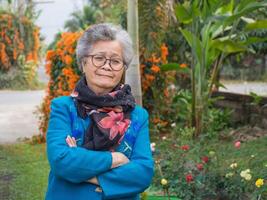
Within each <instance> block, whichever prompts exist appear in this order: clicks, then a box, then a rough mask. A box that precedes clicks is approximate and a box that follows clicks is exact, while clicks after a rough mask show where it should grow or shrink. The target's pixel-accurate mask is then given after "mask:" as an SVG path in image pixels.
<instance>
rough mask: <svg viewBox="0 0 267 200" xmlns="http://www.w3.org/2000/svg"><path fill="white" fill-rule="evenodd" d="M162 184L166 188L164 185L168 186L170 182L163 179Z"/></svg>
mask: <svg viewBox="0 0 267 200" xmlns="http://www.w3.org/2000/svg"><path fill="white" fill-rule="evenodd" d="M160 183H161V185H163V186H164V185H167V184H168V181H167V180H166V179H165V178H163V179H161V181H160Z"/></svg>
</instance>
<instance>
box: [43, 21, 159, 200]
mask: <svg viewBox="0 0 267 200" xmlns="http://www.w3.org/2000/svg"><path fill="white" fill-rule="evenodd" d="M76 54H77V61H78V65H79V67H80V69H81V70H82V72H83V76H82V77H81V79H80V80H79V81H78V83H77V85H76V87H75V89H74V91H73V92H72V94H71V96H63V97H58V98H56V99H54V100H53V101H52V103H51V114H50V120H49V125H48V130H47V155H48V160H49V164H50V167H51V170H50V173H49V178H48V188H47V193H46V200H101V199H116V200H120V199H121V200H136V199H140V197H139V194H140V193H141V192H142V191H144V190H145V189H146V188H147V187H148V186H149V185H150V182H151V179H152V176H153V164H154V163H153V159H152V154H151V150H150V140H149V129H148V113H147V112H146V110H145V109H144V108H142V107H140V106H138V105H135V101H134V97H133V96H132V94H131V88H130V86H129V85H127V84H123V79H124V74H125V70H126V69H127V67H128V66H129V64H130V62H131V59H132V57H133V51H132V42H131V39H130V37H129V35H128V33H127V32H126V31H125V30H123V29H121V28H120V27H117V26H114V25H112V24H98V25H93V26H91V27H90V28H89V29H87V30H86V31H85V32H84V34H83V35H82V37H81V38H80V39H79V41H78V45H77V49H76Z"/></svg>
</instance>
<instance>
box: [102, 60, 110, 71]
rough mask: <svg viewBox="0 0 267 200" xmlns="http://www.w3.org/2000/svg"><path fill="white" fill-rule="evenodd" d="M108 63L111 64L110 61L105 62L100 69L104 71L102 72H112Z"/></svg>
mask: <svg viewBox="0 0 267 200" xmlns="http://www.w3.org/2000/svg"><path fill="white" fill-rule="evenodd" d="M110 62H111V61H110V60H106V63H105V64H104V65H103V66H102V67H101V69H104V70H107V71H112V68H111V63H110Z"/></svg>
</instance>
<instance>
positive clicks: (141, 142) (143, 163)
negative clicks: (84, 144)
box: [46, 99, 154, 199]
mask: <svg viewBox="0 0 267 200" xmlns="http://www.w3.org/2000/svg"><path fill="white" fill-rule="evenodd" d="M68 112H69V111H68V105H66V104H64V103H62V101H60V100H58V99H55V100H53V101H52V104H51V113H50V120H49V125H48V131H47V138H46V139H47V155H48V160H49V163H50V167H51V171H52V172H53V173H54V174H55V176H58V177H60V178H63V179H65V180H67V181H70V182H72V183H82V182H85V181H89V182H90V183H93V184H98V185H100V186H101V188H102V190H103V196H104V198H105V199H112V198H121V197H125V196H129V195H135V194H137V193H140V192H142V191H144V190H145V189H146V188H147V187H148V186H149V185H150V182H151V179H152V177H153V173H154V171H153V167H154V162H153V160H152V155H151V150H150V141H149V134H148V114H147V113H146V112H145V111H143V112H142V113H140V114H139V115H140V119H141V120H140V121H141V123H142V124H143V125H142V127H141V128H140V131H139V132H138V136H137V138H136V142H135V145H134V147H133V152H132V156H131V159H130V160H128V159H127V158H126V157H125V156H124V155H123V154H121V153H119V152H112V153H111V152H105V151H92V150H87V149H85V148H81V147H79V146H76V147H75V148H70V146H69V145H72V146H73V145H75V143H71V142H74V141H71V140H69V139H68V140H69V142H67V144H66V140H65V139H66V138H67V135H68V133H70V132H71V125H70V124H71V122H70V117H69V113H68ZM69 143H70V144H69ZM144 175H145V176H144ZM111 186H112V187H111Z"/></svg>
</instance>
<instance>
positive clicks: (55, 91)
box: [39, 32, 81, 136]
mask: <svg viewBox="0 0 267 200" xmlns="http://www.w3.org/2000/svg"><path fill="white" fill-rule="evenodd" d="M80 36H81V33H80V32H79V33H62V34H61V36H60V37H59V39H58V41H57V42H56V45H55V47H54V49H52V50H49V51H47V53H46V65H45V68H46V73H47V74H48V76H49V78H50V79H49V82H48V87H47V89H46V96H45V98H44V101H43V103H42V105H41V107H40V109H39V111H40V113H41V115H40V122H39V129H40V131H41V133H42V134H43V136H45V133H46V130H47V123H48V117H49V113H50V102H51V100H52V99H53V98H55V97H58V96H62V95H69V94H70V92H71V91H72V90H73V89H74V87H75V84H76V82H77V81H78V80H79V77H80V75H81V72H80V70H79V69H78V65H77V63H76V55H75V47H76V43H77V40H78V38H79V37H80Z"/></svg>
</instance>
